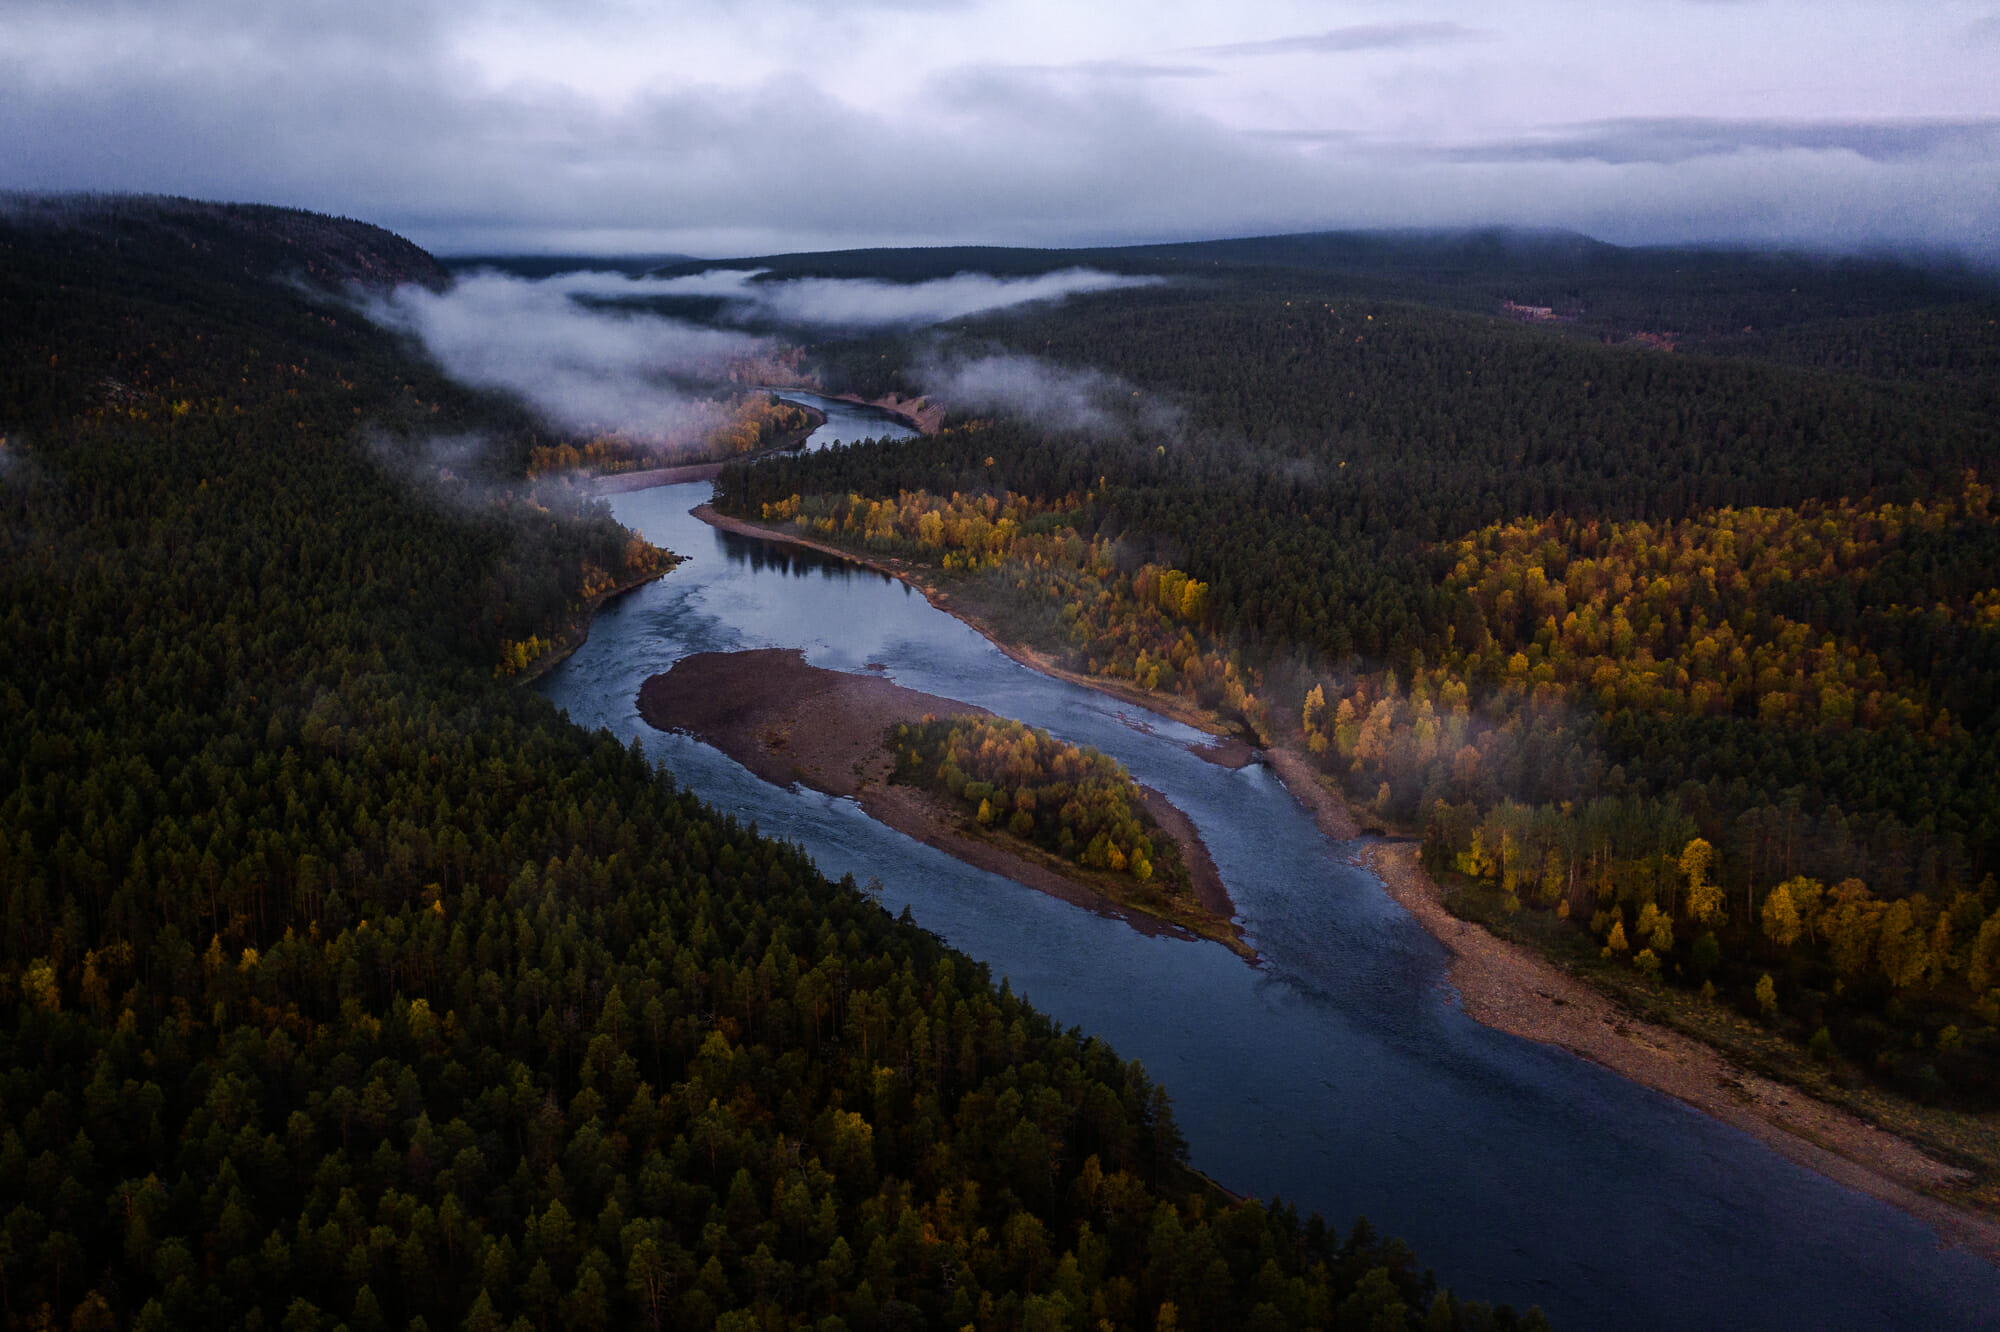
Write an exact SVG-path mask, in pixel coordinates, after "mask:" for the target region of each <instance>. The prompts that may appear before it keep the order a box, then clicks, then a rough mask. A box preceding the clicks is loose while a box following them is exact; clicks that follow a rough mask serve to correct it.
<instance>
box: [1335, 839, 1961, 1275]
mask: <svg viewBox="0 0 2000 1332" xmlns="http://www.w3.org/2000/svg"><path fill="white" fill-rule="evenodd" d="M1417 854H1418V848H1417V846H1416V844H1415V843H1412V842H1374V843H1370V844H1368V845H1367V846H1366V847H1365V849H1363V850H1362V852H1361V855H1360V856H1359V858H1358V862H1357V863H1360V864H1363V865H1366V866H1367V867H1368V868H1369V869H1371V870H1373V871H1374V872H1375V873H1376V874H1377V875H1378V876H1379V877H1380V878H1381V880H1382V882H1383V884H1384V886H1385V887H1387V888H1388V890H1389V895H1390V896H1391V897H1393V898H1395V899H1396V901H1397V902H1399V903H1401V904H1402V905H1403V907H1404V908H1405V909H1406V910H1408V911H1409V912H1410V914H1411V915H1413V916H1415V917H1416V918H1417V919H1418V920H1419V921H1420V922H1422V924H1423V926H1424V928H1425V929H1427V930H1429V931H1430V932H1431V933H1432V934H1433V935H1435V936H1436V937H1437V939H1438V941H1439V942H1441V943H1442V944H1444V946H1445V948H1446V949H1447V950H1449V952H1450V953H1451V958H1452V960H1451V981H1452V984H1453V985H1454V986H1455V987H1456V988H1457V990H1458V993H1459V998H1460V1001H1461V1002H1462V1003H1463V1004H1464V1006H1465V1011H1466V1012H1467V1013H1468V1014H1470V1015H1471V1016H1472V1017H1473V1018H1475V1019H1476V1020H1478V1021H1480V1022H1483V1023H1485V1024H1486V1025H1487V1026H1489V1027H1496V1028H1498V1029H1499V1030H1501V1031H1505V1032H1510V1033H1512V1034H1513V1035H1516V1036H1522V1037H1526V1038H1527V1039H1528V1040H1532V1041H1542V1042H1545V1043H1547V1044H1550V1045H1559V1046H1561V1047H1562V1048H1564V1049H1565V1050H1568V1051H1570V1052H1571V1053H1573V1054H1577V1055H1581V1056H1582V1057H1583V1058H1585V1059H1588V1060H1590V1061H1591V1062H1593V1063H1596V1064H1601V1065H1603V1066H1604V1067H1605V1068H1608V1069H1610V1070H1611V1071H1612V1072H1614V1073H1617V1074H1619V1075H1621V1076H1623V1077H1626V1078H1629V1079H1631V1080H1632V1081H1634V1082H1637V1083H1641V1084H1643V1085H1645V1086H1647V1087H1651V1088H1652V1089H1654V1090H1655V1091H1659V1092H1664V1093H1666V1094H1667V1095H1668V1096H1671V1097H1673V1098H1674V1099H1676V1100H1678V1101H1682V1102H1684V1103H1686V1104H1688V1105H1691V1106H1693V1107H1694V1108H1695V1109H1697V1110H1700V1111H1701V1112H1703V1113H1704V1114H1707V1115H1710V1116H1712V1117H1714V1118H1716V1119H1719V1120H1721V1121H1722V1122H1723V1123H1725V1124H1729V1125H1732V1126H1733V1127H1735V1128H1739V1129H1741V1130H1743V1131H1744V1132H1745V1133H1748V1134H1749V1135H1750V1136H1751V1137H1753V1138H1756V1139H1757V1140H1758V1141H1759V1142H1761V1143H1763V1144H1764V1145H1765V1146H1767V1147H1769V1148H1771V1150H1773V1151H1775V1152H1777V1153H1778V1154H1779V1155H1780V1156H1783V1157H1785V1158H1786V1159H1787V1160H1790V1161H1795V1162H1797V1163H1798V1164H1800V1165H1803V1166H1805V1167H1807V1168H1809V1169H1812V1170H1816V1171H1818V1172H1819V1173H1820V1174H1822V1175H1825V1176H1826V1177H1827V1178H1829V1179H1833V1180H1837V1181H1838V1182H1840V1183H1842V1184H1845V1185H1847V1186H1848V1187H1849V1188H1853V1189H1859V1190H1860V1191H1861V1192H1863V1193H1866V1194H1869V1195H1870V1196H1872V1197H1875V1198H1879V1199H1881V1200H1882V1201H1883V1202H1886V1203H1889V1204H1891V1205H1892V1206H1895V1207H1899V1208H1901V1209H1902V1210H1904V1211H1906V1212H1908V1213H1910V1214H1911V1215H1912V1216H1915V1217H1917V1218H1918V1219H1920V1220H1922V1221H1924V1222H1925V1223H1926V1224H1928V1225H1931V1226H1934V1227H1935V1228H1936V1229H1937V1231H1938V1233H1939V1234H1940V1235H1941V1236H1943V1237H1944V1238H1945V1239H1947V1240H1949V1241H1950V1242H1952V1243H1954V1244H1959V1245H1963V1246H1964V1247H1965V1248H1967V1249H1969V1250H1971V1251H1973V1252H1975V1253H1977V1254H1979V1255H1980V1256H1982V1257H1984V1258H1985V1259H1987V1260H1988V1261H1989V1262H1993V1263H1997V1264H2000V1221H1996V1220H1995V1219H1994V1218H1992V1217H1990V1216H1987V1215H1985V1214H1982V1213H1978V1212H1974V1211H1971V1210H1969V1209H1966V1208H1963V1207H1958V1206H1955V1205H1953V1204H1951V1203H1949V1202H1946V1201H1943V1200H1941V1199H1939V1198H1937V1197H1935V1196H1933V1195H1932V1193H1931V1192H1930V1191H1932V1190H1938V1189H1947V1190H1948V1189H1951V1188H1953V1187H1954V1186H1956V1185H1960V1184H1962V1183H1964V1182H1965V1181H1966V1180H1968V1179H1969V1178H1970V1176H1969V1175H1968V1173H1967V1172H1965V1171H1963V1170H1958V1169H1955V1168H1953V1167H1950V1166H1947V1165H1944V1164H1941V1163H1940V1162H1937V1161H1934V1160H1932V1159H1931V1158H1930V1157H1929V1156H1926V1155H1925V1154H1924V1153H1923V1152H1921V1151H1919V1150H1918V1149H1917V1148H1916V1147H1914V1146H1912V1145H1911V1144H1909V1143H1907V1142H1905V1141H1903V1140H1902V1139H1901V1138H1898V1137H1896V1136H1895V1135H1894V1134H1891V1133H1885V1132H1883V1131H1882V1130H1881V1129H1878V1128H1876V1127H1875V1126H1873V1125H1871V1124H1868V1123H1866V1122H1865V1121H1863V1120H1861V1119H1859V1118H1857V1117H1855V1116H1854V1115H1851V1114H1848V1113H1847V1112H1846V1111H1844V1110H1840V1109H1837V1108H1835V1107H1833V1106H1830V1105H1827V1104H1825V1103H1824V1102H1821V1101H1817V1100H1814V1099H1813V1098H1812V1097H1810V1096H1808V1095H1806V1094H1805V1093H1804V1092H1802V1091H1799V1090H1798V1089H1797V1088H1794V1087H1788V1086H1785V1085H1783V1084H1782V1083H1778V1082H1773V1081H1772V1080H1770V1079H1769V1078H1765V1077H1762V1076H1760V1075H1758V1074H1756V1073H1752V1072H1750V1071H1748V1070H1747V1069H1743V1068H1739V1067H1737V1066H1736V1065H1735V1064H1733V1063H1731V1062H1730V1061H1729V1060H1728V1059H1727V1058H1725V1057H1724V1056H1723V1055H1722V1054H1721V1053H1720V1052H1718V1051H1716V1050H1715V1049H1713V1048H1711V1047H1709V1046H1707V1045H1704V1044H1702V1043H1701V1042H1700V1041H1697V1040H1694V1039H1693V1038H1692V1037H1689V1036H1684V1035H1682V1034H1681V1033H1679V1032H1677V1031H1671V1030H1668V1029H1667V1028H1664V1027H1660V1026H1656V1025H1654V1024H1652V1023H1648V1022H1643V1021H1640V1020H1638V1019H1636V1018H1634V1017H1633V1016H1632V1015H1631V1014H1629V1013H1628V1012H1626V1011H1625V1010H1624V1009H1623V1008H1621V1007H1619V1005H1618V1004H1616V1003H1615V1002H1613V1001H1612V1000H1611V999H1610V998H1608V997H1607V996H1606V995H1604V994H1602V993H1600V992H1599V991H1597V990H1595V989H1592V988H1591V987H1590V986H1588V985H1586V984H1584V983H1582V982H1580V981H1576V980H1572V979H1571V978H1570V977H1569V976H1567V975H1565V974H1564V973H1563V972H1562V971H1560V970H1559V969H1557V968H1556V967H1554V966H1552V965H1550V964H1549V963H1547V962H1545V961H1543V960H1542V959H1541V958H1539V957H1537V956H1536V955H1535V954H1533V953H1532V952H1529V951H1528V950H1527V949H1525V948H1522V947H1519V946H1517V945H1515V944H1511V943H1508V942H1507V941H1505V940H1503V939H1498V938H1495V937H1494V936H1493V935H1492V934H1490V933H1488V932H1487V931H1486V930H1484V929H1482V928H1480V927H1479V926H1478V925H1475V924H1473V923H1471V922H1470V921H1465V920H1460V919H1459V918H1458V917H1456V916H1454V915H1452V914H1451V913H1450V912H1449V911H1447V910H1446V909H1445V907H1444V901H1443V893H1442V892H1441V891H1440V889H1439V888H1438V886H1437V883H1436V882H1435V881H1434V880H1433V879H1432V878H1431V876H1430V875H1429V874H1428V873H1426V872H1425V871H1424V868H1423V866H1422V865H1421V864H1419V863H1418V860H1417Z"/></svg>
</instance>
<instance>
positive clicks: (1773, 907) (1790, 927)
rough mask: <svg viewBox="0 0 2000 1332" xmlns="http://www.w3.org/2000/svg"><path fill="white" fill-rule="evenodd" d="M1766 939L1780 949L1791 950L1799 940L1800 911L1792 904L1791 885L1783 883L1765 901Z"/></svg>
mask: <svg viewBox="0 0 2000 1332" xmlns="http://www.w3.org/2000/svg"><path fill="white" fill-rule="evenodd" d="M1764 937H1765V938H1767V939H1769V940H1770V941H1771V942H1772V943H1774V944H1776V945H1778V947H1780V948H1790V947H1791V946H1792V945H1793V944H1794V943H1797V942H1798V938H1799V910H1798V907H1796V906H1795V905H1793V903H1792V890H1791V885H1790V884H1789V883H1781V884H1779V885H1778V886H1777V887H1776V888H1773V889H1772V890H1771V895H1770V896H1769V897H1766V898H1765V899H1764Z"/></svg>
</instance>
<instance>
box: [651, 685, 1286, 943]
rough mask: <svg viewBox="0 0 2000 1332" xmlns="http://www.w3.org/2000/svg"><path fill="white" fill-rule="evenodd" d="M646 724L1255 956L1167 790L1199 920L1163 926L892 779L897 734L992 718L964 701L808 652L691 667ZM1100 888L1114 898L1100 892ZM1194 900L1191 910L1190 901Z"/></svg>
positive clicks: (1081, 895)
mask: <svg viewBox="0 0 2000 1332" xmlns="http://www.w3.org/2000/svg"><path fill="white" fill-rule="evenodd" d="M639 715H640V716H642V717H644V718H645V719H646V721H647V722H648V723H649V724H651V725H653V726H656V727H658V728H660V729H661V730H670V731H686V732H688V733H689V734H691V735H693V736H694V737H695V738H696V739H698V740H702V741H704V742H706V743H708V744H711V745H714V746H715V747H716V748H717V749H720V750H721V751H722V752H723V753H725V754H727V755H729V756H730V757H731V758H733V759H735V760H736V761H737V762H738V763H741V764H742V765H743V766H744V767H746V768H748V769H750V771H752V772H754V773H756V774H757V775H758V776H759V777H762V778H763V779H764V780H765V781H767V782H771V783H772V784H774V785H778V786H790V785H792V784H794V783H797V784H799V785H802V786H808V787H811V788H812V789H813V790H815V791H823V792H825V793H826V794H828V795H833V796H846V797H849V798H851V799H853V800H854V801H856V802H857V803H859V804H860V806H861V807H862V809H864V810H866V811H867V812H868V814H869V815H870V816H872V817H873V818H875V819H877V820H879V821H880V822H882V823H886V824H888V825H889V826H890V827H892V828H894V829H896V830H897V831H899V832H903V833H907V834H908V835H909V836H911V837H914V838H916V839H917V840H918V841H920V842H923V843H925V844H927V845H929V846H934V847H936V848H938V849H939V850H940V851H944V852H946V853H948V854H950V855H953V856H956V857H957V858H958V859H960V860H963V861H965V862H966V863H968V864H971V865H976V866H978V867H979V868H981V869H986V870H991V871H993V872H994V873H997V874H1004V875H1005V876H1007V877H1008V878H1010V879H1013V880H1015V881H1017V882H1019V883H1024V884H1026V885H1027V886H1028V887H1030V888H1036V889H1039V890H1040V891H1042V892H1045V893H1049V894H1051V895H1052V896H1055V897H1060V898H1062V899H1063V900H1064V901H1067V902H1073V903H1075V904H1077V905H1078V906H1083V907H1087V908H1089V909H1091V910H1093V911H1098V912H1102V913H1104V914H1107V915H1114V916H1118V917H1120V918H1122V919H1124V920H1127V921H1129V922H1130V923H1131V924H1132V925H1134V926H1135V927H1137V928H1139V929H1141V930H1143V931H1145V932H1147V933H1160V932H1167V931H1172V932H1179V933H1189V934H1199V935H1202V936H1204V937H1207V938H1211V939H1215V940H1217V941H1219V942H1222V943H1225V944H1227V945H1229V946H1230V947H1231V948H1234V949H1236V950H1237V951H1239V952H1247V947H1246V945H1244V943H1243V942H1242V930H1241V927H1240V926H1238V925H1237V924H1236V923H1235V922H1234V921H1233V920H1232V919H1231V917H1233V916H1234V915H1235V914H1236V913H1235V908H1234V907H1233V906H1232V905H1231V903H1230V901H1229V893H1228V890H1227V889H1226V888H1225V887H1224V886H1223V883H1222V876H1221V875H1220V874H1219V873H1217V871H1216V868H1215V863H1214V861H1212V860H1211V859H1210V858H1209V855H1208V849H1207V847H1205V846H1203V845H1202V841H1201V838H1200V836H1199V835H1198V834H1197V833H1196V832H1195V828H1194V824H1193V822H1192V821H1191V820H1190V819H1189V818H1188V817H1187V815H1185V814H1184V813H1182V812H1181V811H1180V810H1179V809H1176V808H1175V807H1174V806H1173V805H1172V804H1171V803H1169V802H1168V801H1167V800H1166V798H1165V797H1164V796H1161V795H1160V794H1159V793H1158V792H1156V791H1151V790H1145V789H1144V788H1141V789H1142V794H1143V795H1144V798H1145V802H1146V808H1147V809H1148V810H1149V811H1150V812H1151V813H1152V815H1153V818H1154V820H1155V821H1156V822H1157V823H1158V824H1159V826H1160V831H1161V832H1162V833H1163V834H1164V835H1166V836H1168V837H1171V838H1172V839H1173V840H1174V842H1175V843H1176V844H1177V845H1178V847H1179V848H1180V853H1181V860H1182V862H1183V863H1184V864H1186V866H1187V867H1188V876H1189V879H1190V880H1191V886H1192V887H1193V890H1194V896H1195V900H1196V902H1197V903H1198V904H1199V909H1198V910H1193V911H1186V910H1176V911H1175V912H1174V913H1173V914H1172V915H1171V916H1162V915H1158V914H1155V913H1154V912H1152V911H1149V910H1148V909H1146V907H1145V906H1144V905H1141V904H1136V903H1132V902H1129V901H1123V900H1120V899H1119V898H1117V897H1115V896H1113V895H1111V894H1110V893H1109V892H1107V891H1105V889H1113V888H1115V887H1116V885H1117V879H1118V876H1114V875H1111V874H1108V873H1107V874H1102V875H1099V874H1096V873H1093V872H1091V871H1086V870H1082V869H1079V868H1077V867H1075V866H1072V865H1070V864H1068V863H1067V862H1065V861H1063V860H1061V859H1060V858H1058V857H1056V856H1053V855H1049V854H1046V853H1044V852H1041V851H1040V850H1039V849H1037V848H1035V847H1032V846H1029V845H1027V844H1025V843H1020V842H1017V841H1015V840H1014V839H1013V838H1011V837H1003V835H1002V834H998V833H994V832H991V831H989V830H987V829H983V828H980V827H978V826H977V825H976V824H973V823H971V822H969V821H968V820H967V819H966V818H965V816H964V815H963V814H962V813H961V812H960V811H958V810H956V809H954V808H952V807H951V806H950V804H949V802H947V801H945V800H944V799H942V798H940V797H938V796H935V795H933V794H931V793H930V792H927V791H923V790H920V789H918V788H916V787H912V786H907V785H897V784H892V783H891V782H890V780H889V778H890V775H891V773H892V772H893V771H894V769H895V759H894V756H893V755H891V753H890V752H889V749H888V746H887V744H886V743H885V742H884V737H885V733H886V732H887V731H888V729H889V728H890V727H891V726H893V725H895V724H896V723H898V722H916V721H921V720H922V719H923V718H924V717H925V716H926V715H930V716H940V717H949V716H961V715H974V716H991V715H992V714H991V713H989V712H988V711H987V710H986V709H984V708H979V707H974V706H973V705H971V704H968V703H961V702H959V701H958V700H956V699H950V698H943V697H940V696H939V695H936V694H926V693H922V692H920V691H918V690H915V689H907V688H905V687H903V686H902V685H899V684H896V683H894V682H893V681H890V680H886V679H884V678H882V676H880V675H878V674H872V673H871V674H849V673H847V672H845V671H829V670H824V669H821V668H820V667H817V666H813V665H810V664H808V663H807V661H806V660H805V657H804V655H803V654H801V653H800V652H799V651H798V650H796V649H788V648H763V649H758V650H756V651H750V652H702V653H696V654H695V655H693V656H689V657H683V658H682V659H681V660H680V661H678V662H676V663H674V666H673V668H672V669H671V670H669V671H667V672H666V673H665V674H664V675H655V676H653V677H652V678H651V679H649V680H647V681H646V682H645V684H644V685H642V686H641V687H640V690H639ZM1100 884H1101V885H1102V887H1100ZM1182 900H1183V901H1185V899H1182Z"/></svg>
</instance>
